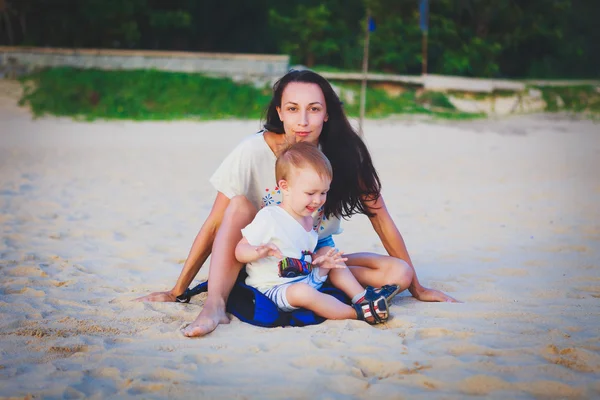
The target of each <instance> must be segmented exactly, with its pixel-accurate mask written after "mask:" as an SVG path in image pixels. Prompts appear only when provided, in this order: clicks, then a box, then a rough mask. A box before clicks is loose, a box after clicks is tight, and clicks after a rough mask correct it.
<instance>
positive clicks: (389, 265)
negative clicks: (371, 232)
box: [344, 253, 414, 291]
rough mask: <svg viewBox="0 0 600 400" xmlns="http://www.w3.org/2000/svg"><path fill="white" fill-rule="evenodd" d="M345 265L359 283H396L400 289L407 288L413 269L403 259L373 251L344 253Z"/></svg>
mask: <svg viewBox="0 0 600 400" xmlns="http://www.w3.org/2000/svg"><path fill="white" fill-rule="evenodd" d="M344 257H347V258H348V261H346V264H347V265H350V267H348V268H350V271H352V274H353V275H354V276H355V277H356V280H358V281H359V282H360V283H361V285H363V286H367V285H369V286H373V287H381V286H383V285H398V286H399V287H400V291H403V290H405V289H407V288H408V287H409V286H410V284H411V282H412V280H413V274H414V270H413V269H412V268H411V267H410V265H408V264H407V263H406V262H405V261H404V260H401V259H399V258H396V257H390V256H384V255H381V254H375V253H354V254H344Z"/></svg>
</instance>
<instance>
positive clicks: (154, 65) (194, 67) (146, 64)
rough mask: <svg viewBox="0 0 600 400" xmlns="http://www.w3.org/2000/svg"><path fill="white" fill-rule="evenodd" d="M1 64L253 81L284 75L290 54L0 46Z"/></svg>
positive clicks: (30, 67) (5, 67) (6, 66)
mask: <svg viewBox="0 0 600 400" xmlns="http://www.w3.org/2000/svg"><path fill="white" fill-rule="evenodd" d="M0 66H2V67H3V68H4V69H5V70H6V69H7V68H23V67H24V68H26V69H28V70H31V69H34V68H37V67H57V66H70V67H77V68H98V69H108V70H115V69H157V70H162V71H178V72H198V73H204V74H207V75H211V76H224V77H231V78H234V79H236V80H253V79H256V78H258V79H260V78H263V79H264V78H273V77H280V76H282V75H284V74H285V73H286V72H287V71H288V68H289V56H287V55H266V54H227V53H191V52H176V51H146V50H104V49H57V48H39V47H37V48H36V47H30V48H28V47H5V46H0Z"/></svg>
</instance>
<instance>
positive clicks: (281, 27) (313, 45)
mask: <svg viewBox="0 0 600 400" xmlns="http://www.w3.org/2000/svg"><path fill="white" fill-rule="evenodd" d="M269 17H270V22H271V23H272V25H273V27H274V28H275V29H276V30H277V32H278V33H279V34H278V37H279V38H280V41H281V42H280V45H281V49H282V50H283V51H284V52H286V53H289V54H291V55H292V56H293V57H294V59H295V60H297V61H298V62H301V63H303V64H306V65H307V66H309V67H312V66H314V65H315V61H316V60H317V59H319V58H321V57H327V56H329V55H330V54H332V53H335V52H339V50H340V46H339V44H338V43H337V42H336V41H335V40H334V39H333V38H332V37H331V33H332V31H331V30H330V28H329V26H330V24H329V20H330V18H331V12H330V11H329V9H328V8H327V5H326V4H325V3H323V4H320V5H318V6H315V7H307V6H304V5H299V6H297V7H296V9H295V11H294V13H293V15H292V16H284V15H281V14H279V13H278V12H277V11H275V10H271V11H270V13H269Z"/></svg>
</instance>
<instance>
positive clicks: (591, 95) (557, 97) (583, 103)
mask: <svg viewBox="0 0 600 400" xmlns="http://www.w3.org/2000/svg"><path fill="white" fill-rule="evenodd" d="M538 89H540V90H541V91H542V96H543V98H544V101H545V102H546V111H551V112H556V111H572V112H583V113H591V114H600V92H599V91H598V89H597V88H596V87H594V86H558V87H548V86H545V87H542V88H538Z"/></svg>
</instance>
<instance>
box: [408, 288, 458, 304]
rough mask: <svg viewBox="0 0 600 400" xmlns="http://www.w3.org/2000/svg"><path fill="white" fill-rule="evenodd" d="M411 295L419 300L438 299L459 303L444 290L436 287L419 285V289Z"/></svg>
mask: <svg viewBox="0 0 600 400" xmlns="http://www.w3.org/2000/svg"><path fill="white" fill-rule="evenodd" d="M413 296H414V297H415V298H416V299H417V300H420V301H439V302H446V303H460V301H458V300H456V299H455V298H453V297H450V296H448V295H447V294H445V293H444V292H442V291H440V290H436V289H429V288H426V287H421V290H419V291H415V292H414V293H413Z"/></svg>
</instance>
